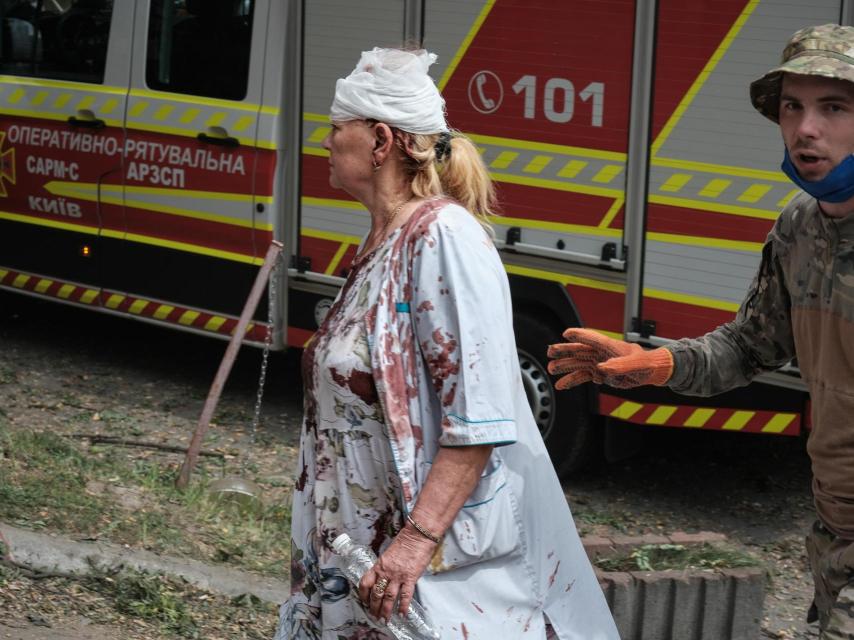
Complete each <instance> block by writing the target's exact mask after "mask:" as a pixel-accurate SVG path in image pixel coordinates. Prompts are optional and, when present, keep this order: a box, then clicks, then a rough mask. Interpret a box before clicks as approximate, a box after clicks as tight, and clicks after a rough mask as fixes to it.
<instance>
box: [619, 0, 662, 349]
mask: <svg viewBox="0 0 854 640" xmlns="http://www.w3.org/2000/svg"><path fill="white" fill-rule="evenodd" d="M657 4H658V3H657V1H656V0H649V1H647V0H639V1H638V2H637V4H636V8H635V41H634V53H633V56H632V103H631V111H630V115H629V122H630V124H629V148H628V154H627V167H626V204H625V207H626V209H625V217H624V219H625V223H624V229H623V242H624V243H625V245H626V251H627V252H628V255H623V256H622V258H623V260H625V261H626V264H627V268H626V299H625V307H624V316H623V331H624V333H625V334H626V335H628V334H629V333H632V332H633V331H634V330H635V327H634V326H633V323H634V321H635V319H637V321H640V319H641V303H642V298H643V296H642V293H641V292H642V287H643V260H644V230H645V227H646V197H647V181H648V177H649V160H650V159H649V137H650V136H649V132H650V120H651V114H652V89H653V87H652V84H653V71H654V67H655V30H656V24H655V21H656V8H657Z"/></svg>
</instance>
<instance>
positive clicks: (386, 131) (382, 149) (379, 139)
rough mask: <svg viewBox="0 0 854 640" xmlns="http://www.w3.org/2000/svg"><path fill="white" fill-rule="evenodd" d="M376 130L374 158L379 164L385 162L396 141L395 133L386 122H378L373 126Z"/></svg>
mask: <svg viewBox="0 0 854 640" xmlns="http://www.w3.org/2000/svg"><path fill="white" fill-rule="evenodd" d="M373 130H374V152H373V153H374V160H375V161H376V162H378V163H379V164H382V163H383V162H385V159H386V158H387V157H388V154H389V153H390V152H391V146H392V144H393V142H394V133H393V132H392V130H391V127H389V126H388V125H387V124H386V123H384V122H378V123H377V124H375V125H374V126H373Z"/></svg>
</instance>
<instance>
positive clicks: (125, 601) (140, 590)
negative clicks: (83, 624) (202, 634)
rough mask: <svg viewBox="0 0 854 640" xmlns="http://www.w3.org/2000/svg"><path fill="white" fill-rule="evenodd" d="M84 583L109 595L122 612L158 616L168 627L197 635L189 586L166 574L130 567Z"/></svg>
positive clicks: (98, 576) (156, 617) (178, 632)
mask: <svg viewBox="0 0 854 640" xmlns="http://www.w3.org/2000/svg"><path fill="white" fill-rule="evenodd" d="M84 584H85V585H86V586H87V587H88V588H89V589H91V590H92V591H97V592H98V593H100V594H102V595H105V596H108V597H109V598H111V599H112V600H113V601H114V603H115V608H116V610H117V611H118V612H119V613H123V614H125V615H130V616H135V617H139V618H142V619H144V620H154V621H156V622H158V623H160V626H161V627H162V628H163V629H165V630H168V631H172V632H174V633H177V634H178V635H181V636H184V637H186V638H197V637H199V635H198V626H197V624H196V621H195V620H194V619H193V616H192V615H191V613H190V610H189V608H188V607H187V604H186V602H185V600H184V591H185V588H184V586H183V585H180V584H178V583H177V582H175V581H173V580H170V579H167V578H164V577H162V576H156V575H151V574H147V573H142V572H137V571H128V572H122V573H119V574H115V575H112V576H110V575H106V574H97V575H94V576H92V577H89V578H86V579H85V580H84Z"/></svg>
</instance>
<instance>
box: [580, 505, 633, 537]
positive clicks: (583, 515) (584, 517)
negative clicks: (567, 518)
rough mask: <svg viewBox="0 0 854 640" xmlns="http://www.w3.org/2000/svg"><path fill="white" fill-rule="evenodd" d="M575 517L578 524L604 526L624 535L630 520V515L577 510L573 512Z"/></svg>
mask: <svg viewBox="0 0 854 640" xmlns="http://www.w3.org/2000/svg"><path fill="white" fill-rule="evenodd" d="M573 516H574V518H575V520H576V522H581V523H584V524H587V525H591V526H595V525H604V526H606V527H611V528H612V529H616V530H617V531H620V532H622V533H625V531H626V525H625V522H626V520H627V519H628V514H625V513H612V512H603V511H593V510H588V509H583V510H581V509H577V508H576V510H574V511H573Z"/></svg>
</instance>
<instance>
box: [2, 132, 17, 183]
mask: <svg viewBox="0 0 854 640" xmlns="http://www.w3.org/2000/svg"><path fill="white" fill-rule="evenodd" d="M5 142H6V132H5V131H0V198H5V197H6V181H8V182H9V184H15V149H14V147H12V148H9V149H6V150H5V151H4V150H3V145H4V143H5Z"/></svg>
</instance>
